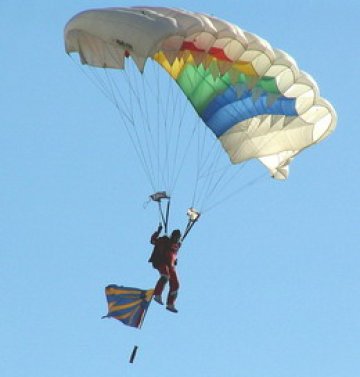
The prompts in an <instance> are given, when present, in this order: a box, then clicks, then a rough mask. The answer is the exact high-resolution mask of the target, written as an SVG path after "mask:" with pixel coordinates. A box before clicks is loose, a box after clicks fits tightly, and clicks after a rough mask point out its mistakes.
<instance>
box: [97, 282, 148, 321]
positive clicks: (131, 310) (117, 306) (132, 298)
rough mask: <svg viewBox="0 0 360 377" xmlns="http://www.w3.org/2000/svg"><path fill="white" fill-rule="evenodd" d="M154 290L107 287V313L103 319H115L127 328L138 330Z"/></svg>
mask: <svg viewBox="0 0 360 377" xmlns="http://www.w3.org/2000/svg"><path fill="white" fill-rule="evenodd" d="M153 294H154V290H153V289H148V290H141V289H138V288H129V287H123V286H120V287H119V286H117V285H114V284H112V285H108V286H107V287H106V288H105V295H106V299H107V302H108V308H109V312H108V314H107V315H106V316H104V317H103V318H110V317H112V318H115V319H117V320H119V321H121V322H122V323H124V324H125V325H127V326H131V327H137V328H140V327H141V325H142V323H143V321H144V318H145V315H146V312H147V310H148V308H149V305H150V302H151V299H152V297H153Z"/></svg>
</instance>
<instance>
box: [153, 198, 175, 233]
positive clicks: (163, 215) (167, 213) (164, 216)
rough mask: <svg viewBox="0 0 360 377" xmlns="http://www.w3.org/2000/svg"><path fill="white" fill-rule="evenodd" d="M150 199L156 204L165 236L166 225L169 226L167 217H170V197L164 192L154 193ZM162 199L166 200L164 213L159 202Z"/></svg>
mask: <svg viewBox="0 0 360 377" xmlns="http://www.w3.org/2000/svg"><path fill="white" fill-rule="evenodd" d="M150 199H151V200H153V201H154V202H157V203H158V208H159V214H160V218H161V222H162V225H163V227H164V230H165V234H167V232H168V225H169V216H170V196H168V195H167V194H166V192H165V191H160V192H156V193H155V194H152V195H150ZM164 199H166V200H167V204H166V210H165V213H164V208H163V206H162V204H161V201H162V200H164Z"/></svg>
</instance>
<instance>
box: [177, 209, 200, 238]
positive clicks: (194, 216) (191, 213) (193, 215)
mask: <svg viewBox="0 0 360 377" xmlns="http://www.w3.org/2000/svg"><path fill="white" fill-rule="evenodd" d="M187 215H188V217H189V221H188V223H187V225H186V228H185V230H184V232H183V236H182V237H181V242H184V240H185V238H186V236H187V235H188V234H189V233H190V231H191V229H192V228H193V226H194V225H195V223H196V222H197V221H198V220H199V218H200V212H198V211H197V210H196V209H194V208H189V209H188V211H187Z"/></svg>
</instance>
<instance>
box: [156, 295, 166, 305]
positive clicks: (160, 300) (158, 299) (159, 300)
mask: <svg viewBox="0 0 360 377" xmlns="http://www.w3.org/2000/svg"><path fill="white" fill-rule="evenodd" d="M154 301H156V302H157V303H158V304H160V305H164V303H163V300H162V298H161V295H155V296H154Z"/></svg>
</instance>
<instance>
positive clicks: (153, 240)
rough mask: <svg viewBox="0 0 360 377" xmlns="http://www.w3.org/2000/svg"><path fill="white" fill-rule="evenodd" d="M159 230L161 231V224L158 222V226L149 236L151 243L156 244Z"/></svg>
mask: <svg viewBox="0 0 360 377" xmlns="http://www.w3.org/2000/svg"><path fill="white" fill-rule="evenodd" d="M161 231H162V225H161V223H160V224H159V226H158V228H157V231H156V232H154V233H153V235H152V236H151V239H150V242H151V243H152V244H153V245H155V244H156V241H157V240H158V238H159V235H160V233H161Z"/></svg>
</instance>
